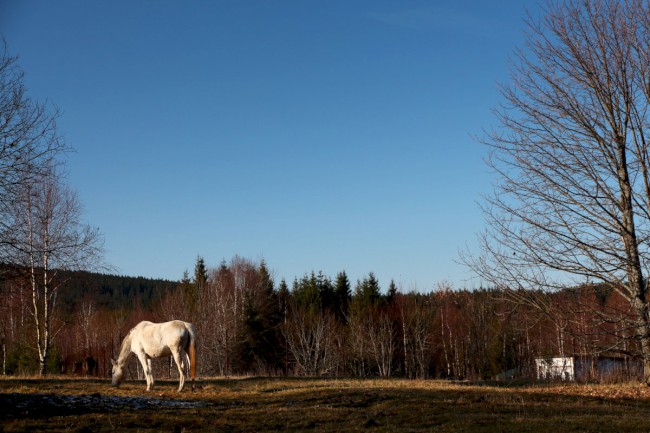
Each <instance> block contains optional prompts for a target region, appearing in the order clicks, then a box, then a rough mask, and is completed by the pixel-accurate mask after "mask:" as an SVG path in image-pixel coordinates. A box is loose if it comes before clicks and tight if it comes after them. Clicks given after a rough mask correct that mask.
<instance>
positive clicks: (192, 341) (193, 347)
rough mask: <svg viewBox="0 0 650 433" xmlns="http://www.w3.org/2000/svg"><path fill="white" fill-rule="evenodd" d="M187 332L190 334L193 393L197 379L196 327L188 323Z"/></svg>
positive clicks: (189, 352) (189, 351)
mask: <svg viewBox="0 0 650 433" xmlns="http://www.w3.org/2000/svg"><path fill="white" fill-rule="evenodd" d="M187 331H188V332H189V333H190V344H189V350H188V354H189V356H190V378H191V379H192V391H194V379H196V331H195V330H194V325H192V324H191V323H188V326H187Z"/></svg>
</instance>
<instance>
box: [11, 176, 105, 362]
mask: <svg viewBox="0 0 650 433" xmlns="http://www.w3.org/2000/svg"><path fill="white" fill-rule="evenodd" d="M19 192H20V194H18V195H17V196H16V199H15V200H14V202H13V203H12V207H11V208H12V213H11V219H10V221H11V224H10V227H11V230H12V233H13V240H12V243H11V249H12V252H13V253H12V257H14V258H15V260H14V263H15V264H16V265H19V266H20V267H21V268H22V269H25V270H26V271H27V274H28V275H27V281H28V284H29V287H30V289H31V311H30V312H31V316H32V319H33V324H34V330H35V334H36V342H35V343H36V350H37V353H38V361H39V373H40V374H41V375H44V374H45V373H46V366H47V361H48V357H49V355H50V348H51V345H52V338H53V336H54V332H53V329H52V328H51V325H52V319H53V317H54V314H55V307H56V298H57V294H58V291H59V288H60V287H61V286H62V285H63V284H64V283H65V280H64V279H63V278H61V277H60V275H59V272H60V271H63V270H80V269H88V268H92V267H93V266H96V265H98V264H99V263H100V261H101V254H102V237H101V235H100V233H99V231H98V229H97V228H94V227H91V226H89V225H86V224H84V223H83V222H82V221H81V207H80V203H79V200H78V198H77V196H76V194H75V193H74V192H73V191H71V190H70V189H69V188H67V187H66V186H65V185H64V184H63V183H62V179H61V177H60V176H58V175H57V174H56V172H55V170H54V169H53V168H50V171H49V172H48V173H46V174H43V175H41V176H39V177H38V178H37V179H32V181H31V182H23V183H21V187H20V191H19Z"/></svg>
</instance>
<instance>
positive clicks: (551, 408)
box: [0, 378, 650, 433]
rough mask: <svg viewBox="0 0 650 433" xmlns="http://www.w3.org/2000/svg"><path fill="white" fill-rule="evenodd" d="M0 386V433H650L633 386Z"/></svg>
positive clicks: (70, 382) (372, 382) (308, 382)
mask: <svg viewBox="0 0 650 433" xmlns="http://www.w3.org/2000/svg"><path fill="white" fill-rule="evenodd" d="M176 386H177V382H167V381H159V382H157V383H156V386H155V388H154V391H152V392H146V391H145V384H144V382H127V383H125V384H123V385H122V386H121V387H120V388H117V389H116V388H112V387H111V386H110V383H109V380H108V379H106V380H94V379H69V378H49V379H45V380H43V379H26V378H19V379H16V378H13V379H12V378H5V379H0V432H32V431H48V432H49V431H61V432H77V433H90V432H121V431H133V432H154V431H155V432H170V433H181V432H188V433H189V432H272V431H273V432H275V431H283V432H298V431H311V432H343V431H350V432H361V431H363V432H366V431H373V432H416V431H436V432H478V431H481V432H546V431H552V432H617V433H618V432H649V431H650V388H648V387H646V386H642V385H639V384H623V385H584V384H548V385H539V384H536V385H523V386H514V385H511V386H505V385H501V386H490V385H478V384H468V383H450V382H445V381H407V380H397V379H395V380H378V379H368V380H353V379H269V378H245V379H210V380H201V381H199V382H198V389H197V391H196V392H191V390H190V389H189V386H187V387H186V389H185V391H184V392H182V393H180V394H179V393H177V392H176V391H175V389H176Z"/></svg>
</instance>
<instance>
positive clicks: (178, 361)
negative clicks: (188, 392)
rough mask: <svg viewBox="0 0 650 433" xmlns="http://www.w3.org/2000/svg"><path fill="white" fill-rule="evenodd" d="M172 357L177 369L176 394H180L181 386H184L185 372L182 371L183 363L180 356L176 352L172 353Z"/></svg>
mask: <svg viewBox="0 0 650 433" xmlns="http://www.w3.org/2000/svg"><path fill="white" fill-rule="evenodd" d="M172 356H173V357H174V362H176V367H178V376H179V383H178V392H181V391H182V390H183V386H185V372H184V371H183V361H182V360H181V354H180V353H179V351H178V350H174V351H172Z"/></svg>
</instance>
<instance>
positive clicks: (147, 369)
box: [111, 320, 196, 392]
mask: <svg viewBox="0 0 650 433" xmlns="http://www.w3.org/2000/svg"><path fill="white" fill-rule="evenodd" d="M131 352H133V353H135V355H136V356H137V357H138V359H139V360H140V363H141V364H142V370H144V375H145V377H146V379H147V391H149V390H151V387H152V386H153V375H152V374H151V358H162V357H165V356H172V357H173V358H174V361H175V362H176V366H177V367H178V374H179V376H180V383H179V385H178V392H181V390H182V389H183V385H185V372H184V368H183V367H184V365H183V359H184V358H186V357H189V362H190V372H191V378H192V390H194V379H195V378H196V332H195V331H194V325H192V324H191V323H187V322H182V321H180V320H173V321H171V322H165V323H152V322H146V321H145V322H140V323H138V324H137V325H136V326H135V328H133V329H131V331H130V332H129V335H127V336H126V337H124V341H122V348H121V349H120V356H119V357H118V358H117V361H115V360H113V359H111V364H113V381H112V383H113V386H119V385H120V383H121V382H122V379H123V376H124V372H123V371H122V369H123V367H124V363H125V362H126V360H127V358H128V357H129V355H130V354H131Z"/></svg>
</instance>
